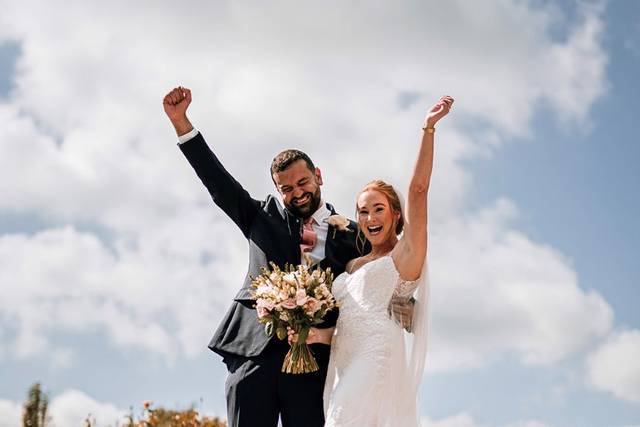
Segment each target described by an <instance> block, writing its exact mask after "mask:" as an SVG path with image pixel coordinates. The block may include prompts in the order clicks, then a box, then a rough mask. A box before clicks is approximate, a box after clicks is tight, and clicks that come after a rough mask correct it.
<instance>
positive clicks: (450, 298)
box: [428, 200, 613, 371]
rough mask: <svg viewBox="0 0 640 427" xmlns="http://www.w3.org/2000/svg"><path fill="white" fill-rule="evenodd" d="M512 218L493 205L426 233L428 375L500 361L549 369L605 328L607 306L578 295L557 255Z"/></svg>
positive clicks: (593, 296) (506, 206) (503, 203)
mask: <svg viewBox="0 0 640 427" xmlns="http://www.w3.org/2000/svg"><path fill="white" fill-rule="evenodd" d="M516 214H517V213H516V211H515V207H514V206H513V205H512V204H511V203H510V202H508V201H507V200H500V201H499V202H498V203H497V204H496V205H495V206H494V207H493V208H490V209H486V210H484V211H481V212H479V213H474V214H473V215H472V216H470V217H467V218H465V219H455V220H451V221H450V222H448V223H445V224H442V226H441V227H438V228H436V229H435V230H433V229H432V237H431V244H430V246H431V258H430V263H431V275H432V277H431V280H432V285H431V287H432V291H431V296H432V301H431V310H432V319H433V320H432V328H431V331H432V335H431V341H430V345H431V349H430V356H429V363H428V369H430V370H432V371H442V370H449V369H457V368H460V367H465V366H466V367H473V366H480V365H483V364H485V363H487V362H488V361H491V360H492V359H495V358H496V357H498V356H501V355H502V356H504V355H516V356H517V357H519V358H520V359H521V360H522V361H523V362H524V363H525V364H549V363H554V362H557V361H559V360H562V359H564V358H566V357H568V356H569V355H571V354H575V353H577V352H580V351H583V350H585V349H586V347H587V346H588V345H589V344H590V343H591V342H593V340H595V339H597V338H598V337H601V336H604V335H605V334H606V333H607V332H608V331H609V329H610V328H611V324H612V322H613V314H612V310H611V308H610V307H609V305H608V304H607V303H606V302H605V301H604V299H603V298H602V297H601V296H600V295H599V294H598V293H597V292H595V291H584V290H582V289H580V287H579V286H578V279H577V277H576V274H575V273H574V272H573V270H572V269H571V265H570V262H569V261H568V260H567V259H566V258H565V257H564V256H563V255H562V254H560V253H559V252H558V251H556V250H554V249H553V248H551V247H549V246H544V245H540V244H537V243H535V242H533V241H531V240H530V239H529V238H527V237H526V236H525V235H524V234H522V233H520V232H518V231H517V230H515V229H513V228H512V227H511V226H510V223H511V222H512V220H513V219H514V218H515V216H516Z"/></svg>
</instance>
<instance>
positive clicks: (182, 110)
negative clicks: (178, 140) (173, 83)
mask: <svg viewBox="0 0 640 427" xmlns="http://www.w3.org/2000/svg"><path fill="white" fill-rule="evenodd" d="M189 104H191V91H190V90H189V89H187V88H186V87H182V86H178V87H176V88H174V89H173V90H172V91H171V92H169V93H168V94H166V95H165V97H164V99H163V100H162V106H163V107H164V112H165V113H166V114H167V117H169V120H171V123H172V124H173V127H175V129H176V133H177V134H178V135H184V134H185V133H188V132H190V131H191V129H193V126H192V125H191V123H190V122H189V119H188V118H187V108H188V107H189Z"/></svg>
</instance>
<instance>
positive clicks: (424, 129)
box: [422, 125, 436, 133]
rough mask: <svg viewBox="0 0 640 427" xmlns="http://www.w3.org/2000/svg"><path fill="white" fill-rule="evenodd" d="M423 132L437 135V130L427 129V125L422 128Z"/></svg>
mask: <svg viewBox="0 0 640 427" xmlns="http://www.w3.org/2000/svg"><path fill="white" fill-rule="evenodd" d="M422 130H423V131H425V132H426V133H435V131H436V128H430V127H427V125H424V126H423V127H422Z"/></svg>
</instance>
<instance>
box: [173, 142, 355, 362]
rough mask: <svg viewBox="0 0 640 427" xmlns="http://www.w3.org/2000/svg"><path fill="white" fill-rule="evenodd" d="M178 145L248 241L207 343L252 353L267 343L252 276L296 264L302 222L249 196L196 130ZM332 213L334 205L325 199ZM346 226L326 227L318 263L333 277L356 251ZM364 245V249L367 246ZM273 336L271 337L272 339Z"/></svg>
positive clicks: (330, 321) (226, 351) (221, 350)
mask: <svg viewBox="0 0 640 427" xmlns="http://www.w3.org/2000/svg"><path fill="white" fill-rule="evenodd" d="M180 149H181V150H182V152H183V154H184V155H185V156H186V158H187V160H188V161H189V163H190V164H191V166H192V167H193V169H194V170H195V171H196V174H197V175H198V177H199V178H200V180H201V181H202V183H203V184H204V185H205V187H206V188H207V190H209V194H211V197H212V198H213V201H214V202H215V203H216V204H217V205H218V206H219V207H220V208H221V209H222V210H223V211H224V212H225V213H226V214H227V215H228V216H229V217H230V218H231V219H232V220H233V222H235V223H236V225H237V226H238V227H239V228H240V230H241V231H242V233H243V234H244V236H245V237H246V238H247V240H248V242H249V268H248V270H247V274H246V276H245V279H244V282H243V283H242V286H241V288H240V290H239V291H238V293H237V294H236V296H235V298H234V300H233V302H232V304H231V307H230V308H229V310H228V311H227V313H226V315H225V316H224V318H223V319H222V322H221V324H220V325H219V327H218V329H217V330H216V332H215V334H214V335H213V338H212V339H211V342H210V343H209V348H210V349H211V350H213V351H215V352H216V353H218V354H220V355H222V356H223V357H227V356H230V355H240V356H249V357H250V356H256V355H258V354H260V353H261V352H262V351H263V350H264V348H265V347H266V345H267V344H268V342H269V338H268V337H267V335H266V334H265V330H264V326H263V324H261V323H260V322H258V318H257V313H256V310H255V308H253V306H254V301H253V300H252V299H251V295H250V293H249V290H250V289H251V278H252V277H257V276H258V275H260V273H261V268H262V267H265V266H268V263H269V262H270V261H272V262H274V263H275V264H277V265H278V266H279V267H280V268H284V267H285V265H286V264H287V263H288V264H292V265H298V264H300V233H301V227H302V222H301V220H300V219H299V218H297V217H295V216H293V215H292V214H291V213H290V212H289V211H288V210H287V209H285V208H283V207H282V205H281V204H280V202H279V200H277V199H276V198H275V197H273V196H267V198H266V199H265V200H256V199H253V198H252V197H251V196H250V195H249V193H248V192H247V191H246V190H245V189H244V188H242V186H241V185H240V184H239V183H238V182H237V181H236V180H235V179H234V178H233V177H232V176H231V175H230V174H229V173H228V172H227V171H226V170H225V169H224V167H223V166H222V164H221V163H220V161H219V160H218V158H217V157H216V156H215V154H213V152H212V151H211V150H210V149H209V147H208V146H207V144H206V142H205V141H204V138H203V137H202V135H201V134H198V135H197V136H196V137H194V138H193V139H191V140H189V141H187V142H185V143H183V144H180ZM327 207H328V208H329V210H330V211H331V212H332V214H333V213H335V210H334V209H333V207H332V206H331V205H329V204H327ZM349 229H350V230H351V231H349V232H347V231H340V230H334V228H333V227H331V226H330V227H329V232H328V234H327V241H326V246H325V259H323V260H322V261H321V262H320V266H321V267H322V268H326V267H331V270H332V271H333V273H334V277H336V276H338V275H339V274H340V273H342V272H343V271H344V268H345V265H346V263H347V262H348V261H349V260H351V259H353V258H356V257H358V256H360V255H361V253H359V251H358V250H357V249H356V244H355V238H356V231H357V224H356V223H354V222H353V221H351V223H350V225H349ZM367 249H368V248H367ZM336 319H337V312H336V310H334V312H333V313H331V315H329V314H328V315H327V317H326V318H325V325H323V326H333V325H335V320H336ZM273 339H276V338H273Z"/></svg>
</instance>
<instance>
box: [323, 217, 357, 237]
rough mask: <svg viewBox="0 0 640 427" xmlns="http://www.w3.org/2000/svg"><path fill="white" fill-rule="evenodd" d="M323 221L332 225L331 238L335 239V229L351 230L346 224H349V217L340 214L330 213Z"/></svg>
mask: <svg viewBox="0 0 640 427" xmlns="http://www.w3.org/2000/svg"><path fill="white" fill-rule="evenodd" d="M324 222H326V223H327V224H329V225H331V226H333V238H334V239H335V237H336V230H340V231H348V232H351V231H352V230H349V228H348V226H349V219H348V218H345V217H343V216H342V215H337V214H336V215H331V216H330V217H329V218H325V220H324Z"/></svg>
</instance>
